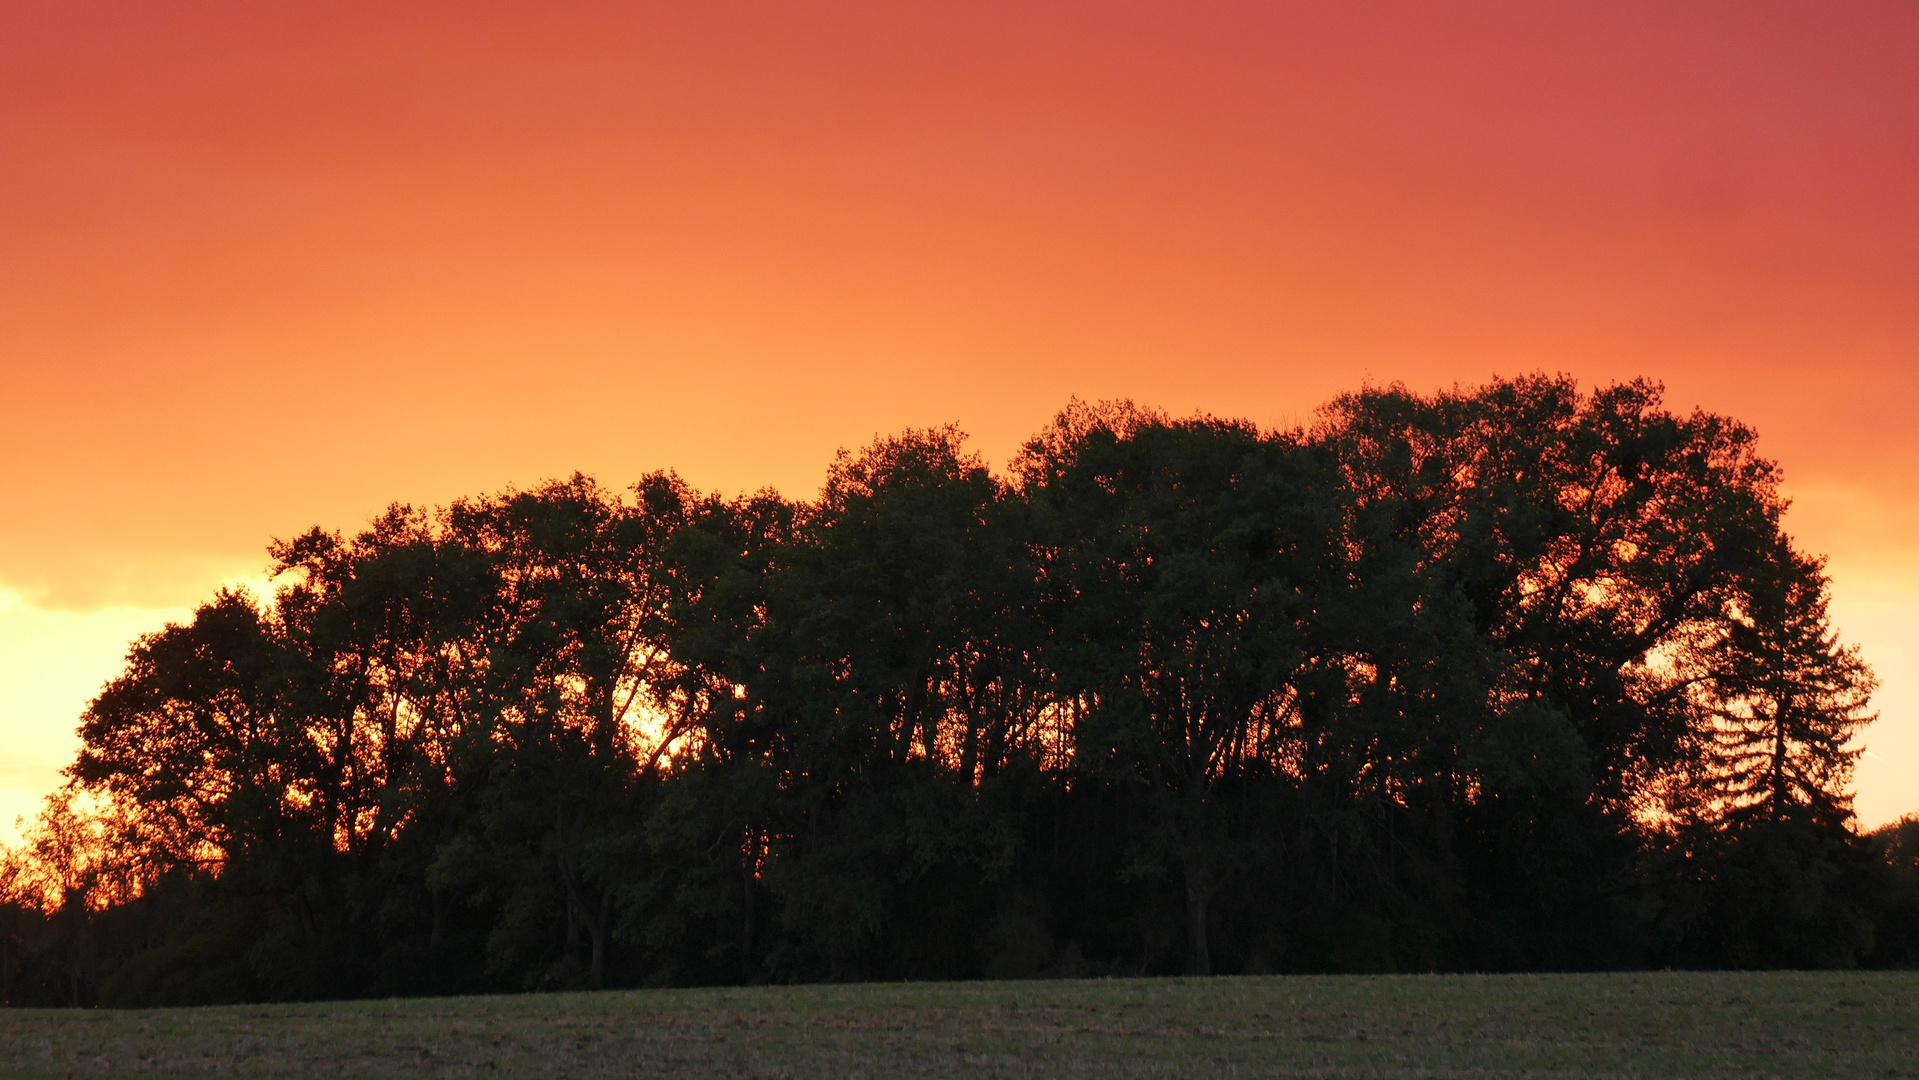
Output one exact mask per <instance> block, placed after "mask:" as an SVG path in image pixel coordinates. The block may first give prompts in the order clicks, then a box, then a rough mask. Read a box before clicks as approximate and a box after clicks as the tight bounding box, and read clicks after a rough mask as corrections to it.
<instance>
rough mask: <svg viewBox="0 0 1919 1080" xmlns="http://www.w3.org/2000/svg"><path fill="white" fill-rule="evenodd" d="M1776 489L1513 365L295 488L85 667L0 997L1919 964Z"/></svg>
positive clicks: (21, 898)
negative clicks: (277, 536) (392, 501)
mask: <svg viewBox="0 0 1919 1080" xmlns="http://www.w3.org/2000/svg"><path fill="white" fill-rule="evenodd" d="M1777 484H1778V471H1777V468H1776V466H1775V465H1774V464H1773V463H1772V462H1770V461H1768V460H1766V459H1764V458H1763V457H1760V456H1759V455H1758V453H1757V450H1756V445H1755V439H1754V435H1753V433H1752V432H1751V431H1750V430H1749V429H1747V428H1746V427H1744V426H1742V425H1741V424H1739V423H1737V422H1735V421H1733V420H1731V419H1728V418H1725V417H1721V416H1716V415H1712V414H1708V413H1703V412H1695V413H1693V414H1691V415H1686V416H1682V415H1676V414H1674V413H1672V412H1670V411H1668V410H1667V409H1665V408H1664V407H1663V405H1662V403H1661V399H1660V393H1659V390H1658V388H1657V387H1656V386H1654V385H1650V384H1647V383H1645V382H1632V383H1627V384H1622V385H1615V386H1611V387H1607V388H1603V389H1599V390H1596V391H1594V392H1590V393H1586V392H1582V391H1580V390H1579V389H1578V388H1577V387H1576V386H1575V385H1574V384H1573V382H1572V381H1571V380H1570V379H1567V378H1564V377H1558V378H1554V377H1546V376H1531V377H1524V378H1518V379H1512V380H1500V381H1495V382H1492V383H1490V384H1487V385H1485V386H1481V387H1476V388H1466V389H1457V390H1454V391H1451V392H1443V393H1438V394H1435V395H1430V396H1427V395H1420V394H1415V393H1412V392H1410V391H1408V390H1406V389H1404V388H1402V387H1391V388H1373V389H1367V390H1363V391H1360V392H1356V393H1351V394H1347V395H1344V396H1342V397H1340V398H1338V399H1337V400H1335V401H1333V402H1332V403H1331V404H1329V405H1328V406H1326V407H1325V408H1324V409H1322V410H1321V411H1320V413H1319V414H1318V416H1317V418H1316V420H1315V421H1314V422H1313V423H1312V424H1310V425H1309V426H1306V427H1303V428H1299V429H1293V430H1280V431H1262V430H1261V429H1259V428H1258V427H1256V426H1255V425H1253V424H1250V423H1247V422H1244V421H1237V420H1222V419H1218V418H1213V417H1208V416H1200V417H1194V418H1188V419H1175V418H1170V417H1168V416H1166V415H1163V414H1160V413H1158V412H1154V411H1152V410H1148V409H1143V408H1139V407H1136V406H1133V405H1130V404H1126V403H1120V404H1107V405H1099V406H1092V405H1086V404H1083V403H1078V402H1075V403H1073V404H1071V405H1069V406H1068V407H1067V409H1066V410H1064V411H1063V412H1062V413H1061V414H1060V415H1059V416H1058V417H1057V418H1056V419H1055V420H1053V421H1052V422H1051V423H1050V424H1049V425H1048V426H1047V427H1046V428H1045V429H1044V430H1043V431H1041V432H1040V433H1039V434H1038V435H1036V436H1035V437H1034V438H1033V439H1032V440H1030V441H1029V442H1028V443H1027V444H1026V445H1025V447H1024V449H1023V450H1022V451H1021V453H1020V454H1019V455H1018V456H1017V458H1016V459H1015V460H1014V461H1013V462H1012V463H1011V465H1010V467H1009V468H1008V469H1007V470H1006V472H1005V474H1004V475H996V474H995V473H994V472H993V471H991V470H990V469H989V468H988V467H987V466H986V464H985V463H984V462H983V461H982V460H981V459H980V458H979V457H977V456H976V455H973V454H971V453H969V452H968V451H967V450H966V448H965V446H964V445H963V436H962V435H961V434H960V433H959V432H958V431H957V430H955V429H952V428H941V429H934V430H927V431H909V432H906V433H905V434H902V435H898V436H896V437H890V438H881V439H878V440H876V441H875V442H874V443H873V444H872V445H870V446H868V447H866V448H864V449H862V450H860V451H858V452H851V453H849V452H842V453H841V454H840V455H839V457H838V459H837V460H836V461H834V462H833V464H832V465H831V467H830V469H829V470H828V475H827V480H826V483H825V486H824V488H823V490H822V491H821V492H820V493H819V495H818V497H817V498H814V499H812V500H810V501H795V500H790V499H787V498H784V497H782V496H780V495H779V494H777V493H774V492H771V491H763V492H760V493H757V494H753V495H747V496H742V497H733V498H729V497H722V496H720V495H716V494H711V493H706V492H702V491H698V490H695V489H694V488H692V487H690V486H689V485H687V484H686V483H685V482H683V481H682V480H680V479H679V478H678V477H676V476H675V475H673V474H671V473H660V474H655V475H651V476H648V477H646V478H644V479H642V480H641V481H640V482H639V483H637V484H636V485H634V486H633V487H632V488H631V489H628V490H625V491H612V490H608V489H606V488H603V487H601V486H599V485H598V484H596V483H595V482H594V481H592V480H590V479H587V478H585V477H581V476H577V475H576V476H574V477H573V478H572V479H570V480H566V481H558V482H552V483H548V484H545V485H543V486H539V487H536V488H533V489H531V490H526V491H508V492H506V493H503V494H499V495H494V496H488V497H482V498H474V499H470V500H462V501H457V502H454V503H453V504H451V505H449V506H446V507H443V508H438V509H433V510H418V509H413V508H409V507H405V506H395V507H393V508H391V509H390V510H388V511H387V512H386V513H385V514H384V515H382V516H381V517H379V518H378V519H377V520H375V521H374V522H372V523H371V525H370V527H368V528H367V529H365V530H364V531H362V532H360V533H358V534H357V535H351V536H349V535H344V534H341V533H335V532H326V531H323V530H320V529H314V530H312V531H309V532H307V533H306V534H304V535H301V536H298V537H295V538H293V539H291V540H287V541H281V542H276V543H275V544H273V545H272V547H271V549H270V550H271V557H272V560H273V565H272V573H273V576H274V580H275V583H276V584H275V589H274V595H273V596H272V597H271V598H270V599H265V598H257V597H255V596H253V595H250V594H249V593H247V592H245V591H242V590H223V591H221V592H220V593H218V594H217V595H216V596H214V597H213V598H212V599H211V600H210V601H209V602H207V603H206V604H205V605H204V606H202V607H200V608H199V609H198V611H197V612H196V613H195V614H194V616H193V618H192V620H191V621H189V622H186V623H182V624H174V625H169V626H167V627H166V628H165V629H163V630H161V631H159V632H157V633H154V634H150V635H148V636H146V637H143V638H141V639H140V640H139V641H138V642H136V643H135V644H134V645H133V646H132V648H131V650H130V652H129V654H128V657H127V665H126V669H125V671H124V673H123V674H122V675H120V676H119V677H118V678H116V679H114V680H113V681H112V682H111V683H110V684H108V685H107V686H106V687H105V689H104V690H103V691H102V692H101V694H100V695H99V697H98V698H96V699H95V700H94V701H93V703H92V704H91V706H90V707H89V708H88V709H87V711H86V713H85V715H84V717H83V718H82V722H81V727H80V734H81V736H82V739H83V742H84V745H83V749H82V750H81V751H80V753H79V755H78V758H77V759H76V760H75V762H74V763H73V765H72V766H71V767H70V768H69V770H68V776H69V777H70V781H71V782H70V784H69V785H68V787H67V788H66V789H65V790H64V791H62V792H61V793H58V794H57V795H56V796H55V797H54V798H53V799H51V800H50V801H49V804H48V807H47V810H46V811H45V812H44V813H43V814H42V815H41V817H40V820H39V822H38V823H37V824H36V825H35V826H34V827H33V828H32V829H31V830H30V831H29V834H28V836H27V839H26V841H25V843H24V844H23V845H22V846H21V847H19V848H17V849H14V850H12V851H10V852H8V853H7V855H6V857H5V859H4V862H0V920H3V921H0V990H3V991H4V993H3V994H0V996H4V998H5V999H6V1000H7V1001H8V1002H10V1003H14V1004H33V1003H41V1004H50V1003H66V1004H74V1005H84V1004H94V1003H99V1004H137V1003H192V1002H212V1001H235V1000H284V999H306V998H324V997H351V996H360V995H395V994H432V993H454V992H479V991H507V990H515V991H517V990H526V989H540V988H566V987H599V986H613V985H622V986H624V985H652V984H702V983H738V982H745V983H753V982H767V981H802V980H849V979H902V978H912V979H948V978H977V977H1031V976H1041V975H1076V974H1081V975H1085V974H1121V973H1126V974H1135V973H1162V972H1165V973H1172V972H1187V973H1196V974H1204V973H1211V972H1278V971H1395V970H1397V971H1409V970H1493V969H1499V970H1523V969H1600V968H1627V967H1644V966H1669V965H1670V966H1735V967H1751V966H1771V965H1780V966H1845V965H1858V964H1910V963H1913V962H1915V961H1919V929H1915V927H1916V925H1919V843H1916V842H1915V841H1919V835H1914V828H1913V827H1911V826H1910V824H1909V826H1908V827H1905V828H1903V830H1902V829H1899V828H1895V829H1891V830H1886V831H1884V832H1882V833H1880V834H1877V835H1874V836H1866V835H1862V834H1861V833H1860V832H1859V830H1858V829H1857V827H1856V823H1855V821H1854V819H1853V816H1852V811H1851V805H1850V792H1849V787H1848V785H1849V781H1850V775H1851V770H1852V766H1853V762H1854V760H1855V758H1856V756H1857V754H1858V753H1859V751H1858V749H1857V747H1856V738H1857V736H1858V734H1859V732H1860V730H1861V728H1862V726H1863V725H1865V724H1866V723H1867V722H1868V721H1869V720H1870V719H1871V714H1870V712H1869V695H1870V692H1871V690H1872V688H1873V681H1872V676H1871V674H1870V672H1869V671H1868V670H1867V669H1866V667H1865V665H1864V664H1863V663H1862V662H1861V661H1860V659H1859V657H1858V655H1857V653H1856V651H1855V650H1853V649H1852V648H1849V647H1845V646H1842V645H1841V644H1840V643H1839V642H1838V641H1837V639H1836V637H1835V634H1834V631H1833V630H1832V628H1831V626H1830V625H1829V620H1828V615H1827V580H1826V577H1825V575H1824V573H1823V570H1822V565H1821V563H1820V561H1819V560H1817V559H1815V558H1812V557H1809V556H1808V555H1806V554H1805V553H1803V552H1801V551H1799V550H1797V549H1796V548H1795V547H1794V546H1793V544H1792V542H1791V540H1790V538H1789V537H1788V536H1787V535H1786V534H1785V533H1784V531H1783V530H1782V528H1781V516H1782V513H1783V511H1784V509H1785V503H1784V501H1783V500H1782V498H1781V497H1780V495H1779V492H1778V488H1777Z"/></svg>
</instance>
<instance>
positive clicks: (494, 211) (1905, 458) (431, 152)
mask: <svg viewBox="0 0 1919 1080" xmlns="http://www.w3.org/2000/svg"><path fill="white" fill-rule="evenodd" d="M1915 57H1919V5H1914V4H1912V3H1910V2H1909V0H1897V2H1886V3H1852V4H1844V5H1833V4H1815V3H1801V4H1772V3H1755V2H1740V3H1688V4H1683V5H1678V4H1672V3H1669V2H1668V3H1609V4H1582V3H1550V4H1542V3H1537V2H1525V3H1493V2H1486V3H1476V2H1463V0H1462V2H1457V3H1439V2H1436V0H1435V2H1428V3H1356V4H1342V5H1327V4H1313V5H1306V4H1301V5H1286V4H1270V3H1261V4H1201V3H1179V4H1174V3H1163V4H1125V3H1099V4H1092V3H1087V4H1039V3H1030V2H1029V3H1020V4H1004V5H995V4H989V3H969V4H964V5H951V6H949V7H947V8H936V7H932V6H921V5H913V4H905V3H899V2H897V0H895V2H893V3H873V4H865V5H847V4H841V5H812V4H792V3H770V2H766V3H745V4H738V3H719V2H702V3H699V4H676V5H659V6H654V7H649V6H644V5H639V4H630V3H629V4H607V5H604V6H599V5H587V4H570V5H564V6H563V9H562V5H555V4H523V5H512V4H488V3H463V4H430V3H412V4H407V5H393V4H384V3H383V4H370V3H369V4H328V5H307V4H297V3H285V4H270V5H269V4H258V3H237V2H236V3H181V2H169V3H164V4H111V5H108V4H97V3H84V2H63V3H59V4H47V3H39V2H13V0H0V507H3V508H4V509H0V599H4V598H5V597H7V596H10V597H11V599H10V600H6V602H5V603H4V604H0V737H3V738H4V739H5V741H0V787H5V786H6V785H8V784H11V785H13V787H14V788H15V789H16V790H17V791H19V792H29V793H31V792H32V791H37V790H39V789H42V788H44V787H45V786H46V785H48V784H51V783H52V780H50V779H47V778H48V777H51V776H52V772H51V770H52V769H55V768H57V767H58V765H59V764H60V762H61V760H63V759H64V757H65V755H66V754H68V753H70V747H71V742H70V738H69V733H70V731H71V728H72V724H73V721H74V717H75V715H76V714H77V712H78V709H79V707H80V706H81V705H82V704H83V703H84V701H85V699H86V697H87V696H88V695H89V694H90V693H91V692H92V691H93V690H95V689H97V687H98V685H99V683H100V681H101V680H103V679H105V678H107V677H109V676H110V675H111V674H113V673H114V670H115V669H116V667H117V658H118V655H119V653H120V651H121V650H122V649H123V648H124V644H125V639H126V635H127V633H128V630H127V627H128V626H129V625H157V623H158V622H159V621H161V620H163V619H164V618H166V617H170V616H173V617H177V615H178V614H179V613H180V612H181V611H182V609H183V608H184V607H185V606H186V605H189V604H191V603H192V602H194V601H195V600H197V599H201V598H204V597H205V596H206V595H208V594H209V593H210V591H211V590H212V588H213V587H214V586H215V585H216V584H217V583H218V582H220V581H222V580H226V579H233V578H242V577H249V576H254V575H257V574H258V572H259V570H260V568H261V567H262V565H263V564H264V561H265V558H264V555H263V554H262V549H263V547H264V544H265V542H266V541H267V539H268V538H269V537H271V536H275V535H282V536H283V535H287V534H290V533H292V532H295V531H297V530H299V529H301V528H303V527H305V526H306V525H309V524H313V523H320V524H324V525H327V526H329V527H350V526H352V525H354V524H355V523H357V522H359V521H361V520H363V519H364V518H366V517H367V516H368V515H370V514H371V513H373V512H374V511H376V510H378V509H379V508H380V507H381V506H383V505H384V504H386V503H387V502H390V501H394V500H406V501H414V502H439V501H444V500H446V499H449V498H452V497H454V496H457V495H461V494H468V493H476V492H480V491H486V490H494V489H498V488H500V487H503V486H505V485H507V484H509V483H520V484H525V483H528V482H531V481H534V480H537V479H540V478H542V477H546V476H552V475H557V474H565V473H568V472H571V471H572V470H574V469H582V470H585V471H588V472H592V473H596V474H598V475H599V476H600V477H601V478H602V479H604V480H607V481H609V482H614V483H621V482H625V481H627V480H630V479H632V478H634V477H636V476H638V475H639V474H640V473H642V472H644V471H647V470H650V469H654V468H660V467H675V468H678V469H679V470H680V471H681V473H682V474H683V475H685V476H686V477H688V479H690V480H692V481H693V482H695V483H697V484H701V485H704V486H709V487H718V488H723V489H728V490H738V489H745V488H754V487H758V486H761V485H762V484H768V483H771V484H774V485H777V486H779V487H781V488H782V489H784V490H786V491H787V492H788V493H789V494H794V495H803V494H806V493H808V492H809V491H810V490H811V489H812V488H813V487H814V486H815V485H816V484H817V483H818V482H819V480H820V478H821V476H822V475H823V472H824V467H825V464H826V462H827V461H828V459H829V458H830V456H831V454H832V452H833V450H834V449H835V448H836V447H839V446H841V445H847V444H857V443H862V442H864V441H866V440H867V439H869V438H871V437H872V435H873V434H875V433H876V432H879V431H892V430H897V429H899V428H901V427H904V426H908V425H925V424H930V423H938V422H944V421H949V420H951V421H957V422H958V423H960V424H961V425H962V426H963V427H964V428H966V429H967V430H969V431H971V432H972V433H973V434H974V435H975V436H976V438H977V442H978V445H979V448H980V449H981V450H982V451H984V452H985V453H986V454H987V455H988V456H989V457H991V458H993V459H996V460H1004V459H1005V457H1006V456H1008V455H1009V454H1010V453H1011V451H1012V450H1013V448H1014V447H1015V446H1016V445H1017V443H1018V441H1019V440H1020V439H1021V438H1022V437H1023V436H1024V435H1026V434H1028V433H1030V432H1032V431H1033V430H1035V429H1036V428H1037V427H1038V426H1039V425H1040V424H1041V423H1042V422H1043V421H1044V420H1045V419H1046V418H1047V417H1048V416H1049V415H1050V414H1051V413H1052V412H1053V411H1054V410H1055V409H1057V408H1058V407H1059V406H1060V405H1061V404H1063V403H1064V401H1065V400H1066V399H1067V398H1068V397H1069V396H1071V395H1078V396H1080V397H1085V398H1107V397H1118V396H1130V397H1133V398H1136V399H1138V400H1141V401H1143V402H1147V403H1151V404H1156V405H1159V406H1162V407H1165V408H1167V409H1170V410H1172V411H1175V412H1187V411H1191V410H1195V409H1204V410H1208V411H1211V412H1216V413H1221V414H1229V415H1243V416H1249V417H1251V418H1253V419H1256V420H1258V421H1260V422H1262V423H1267V424H1290V423H1294V422H1298V421H1301V420H1304V419H1306V418H1308V417H1309V416H1310V414H1311V411H1312V409H1313V408H1314V407H1316V406H1317V405H1318V404H1320V403H1321V402H1322V401H1324V400H1325V399H1326V398H1327V397H1329V396H1331V395H1332V394H1334V393H1336V392H1338V391H1340V390H1342V389H1348V388H1352V387H1355V386H1357V385H1359V384H1360V383H1362V382H1363V381H1367V380H1371V381H1374V382H1390V381H1395V380H1403V381H1405V382H1407V383H1408V384H1409V385H1412V386H1413V387H1415V388H1418V389H1432V388H1434V387H1437V386H1441V385H1449V384H1451V383H1453V382H1455V381H1464V382H1475V381H1479V380H1482V379H1484V378H1486V377H1488V376H1490V375H1492V374H1494V373H1504V374H1512V373H1517V372H1523V371H1530V370H1537V369H1544V370H1547V371H1567V372H1571V373H1573V374H1575V375H1577V376H1579V377H1580V378H1581V379H1582V380H1584V381H1586V382H1588V383H1597V382H1604V381H1608V380H1611V379H1616V378H1625V377H1631V376H1635V375H1646V376H1649V377H1653V378H1656V379H1660V380H1663V381H1664V382H1665V383H1666V385H1667V386H1668V388H1669V400H1670V402H1671V403H1672V404H1673V405H1674V406H1675V407H1678V408H1681V409H1690V408H1693V407H1695V406H1703V407H1706V408H1710V409H1714V410H1718V411H1723V412H1728V413H1731V414H1733V415H1736V416H1738V417H1740V418H1741V419H1744V420H1746V421H1748V422H1750V423H1752V424H1753V425H1754V426H1756V427H1757V428H1758V429H1759V431H1760V432H1761V436H1762V445H1763V446H1765V447H1766V448H1767V450H1768V452H1769V453H1771V454H1772V455H1773V456H1775V457H1777V458H1778V459H1779V460H1781V462H1782V463H1783V464H1784V465H1785V468H1786V471H1787V476H1788V479H1789V486H1790V489H1791V491H1792V493H1793V495H1794V496H1795V498H1796V499H1797V500H1798V504H1797V507H1796V508H1795V510H1794V511H1793V516H1792V527H1793V529H1794V531H1795V533H1796V535H1798V536H1799V537H1800V539H1801V540H1802V541H1803V542H1804V544H1805V546H1807V547H1808V548H1811V549H1812V550H1816V551H1823V552H1826V553H1828V554H1830V555H1831V556H1832V559H1833V562H1832V568H1833V575H1834V580H1835V595H1836V597H1837V600H1838V606H1837V608H1836V611H1837V614H1838V616H1839V618H1840V622H1841V625H1842V628H1844V629H1845V631H1846V633H1847V637H1848V638H1849V639H1851V640H1855V641H1858V642H1860V643H1861V644H1862V645H1863V646H1864V647H1865V648H1866V650H1867V655H1868V658H1869V659H1871V660H1873V661H1874V662H1875V663H1876V665H1877V666H1878V667H1879V669H1880V674H1881V676H1882V679H1883V681H1884V682H1885V690H1884V692H1883V693H1882V695H1881V705H1882V708H1883V710H1884V712H1885V719H1884V720H1883V721H1882V723H1881V725H1880V726H1879V727H1878V729H1876V731H1875V733H1874V735H1873V737H1872V740H1871V742H1870V746H1871V749H1872V750H1873V751H1874V756H1873V757H1872V758H1869V759H1868V760H1867V761H1866V763H1865V765H1864V766H1863V767H1862V772H1861V791H1862V795H1861V809H1862V812H1863V813H1864V814H1865V816H1866V817H1868V818H1869V819H1870V820H1875V821H1876V820H1884V819H1885V818H1888V817H1891V816H1896V815H1897V814H1898V813H1900V812H1903V811H1905V810H1909V809H1915V808H1919V675H1908V674H1907V670H1908V668H1909V667H1910V665H1912V664H1913V663H1915V662H1919V569H1914V568H1915V567H1919V539H1915V526H1919V435H1915V434H1914V432H1913V430H1912V427H1911V425H1909V424H1908V423H1906V416H1907V414H1908V413H1909V412H1911V411H1912V408H1913V406H1914V405H1915V404H1919V198H1916V197H1915V195H1919V62H1915V60H1914V58H1915ZM130 613H133V614H130ZM139 613H145V614H143V615H142V614H139ZM143 619H144V620H145V621H144V622H142V621H141V620H143ZM88 620H92V621H91V622H90V621H88ZM89 635H91V636H89ZM63 643H64V644H63ZM56 672H57V673H61V674H59V675H58V677H56V675H55V674H54V673H56ZM21 701H31V702H36V703H37V704H33V705H31V706H30V707H29V706H22V705H21V704H19V702H21ZM9 710H11V711H9ZM22 747H25V748H26V749H21V748H22ZM1875 762H1876V764H1875ZM8 770H11V771H8ZM36 777H37V778H38V779H35V778H36ZM0 802H4V799H0ZM0 811H6V806H0ZM8 816H9V817H10V813H9V814H8Z"/></svg>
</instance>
